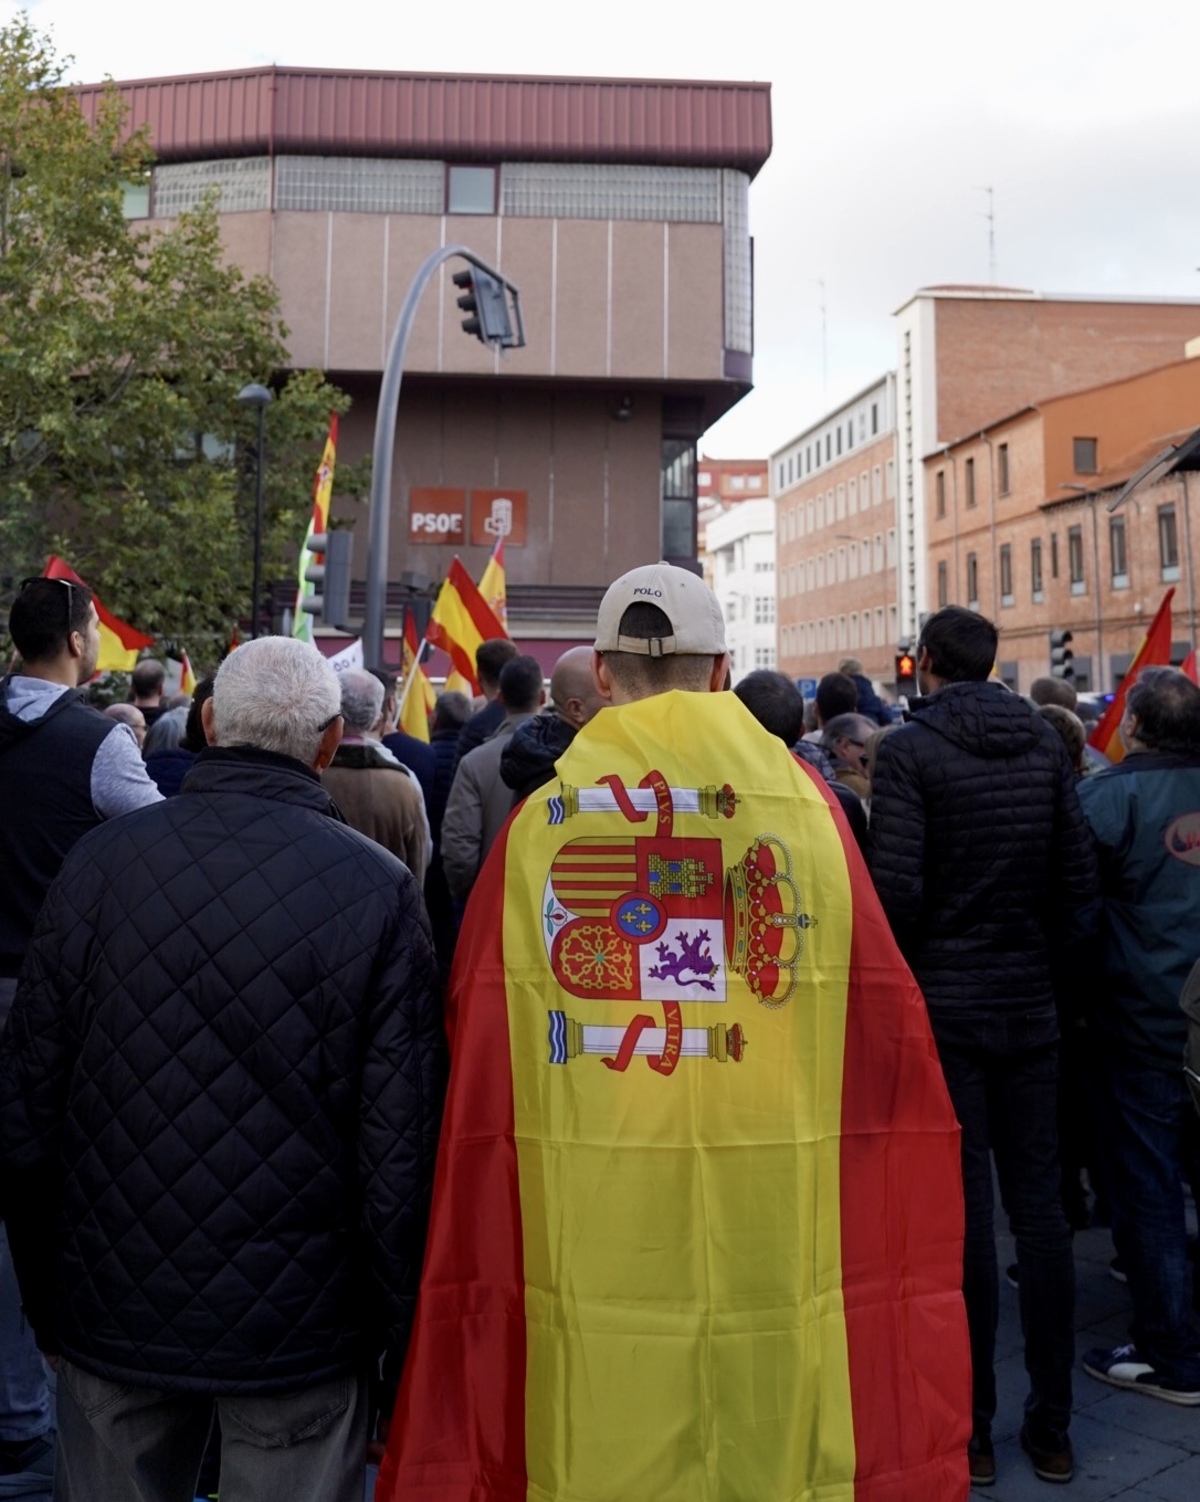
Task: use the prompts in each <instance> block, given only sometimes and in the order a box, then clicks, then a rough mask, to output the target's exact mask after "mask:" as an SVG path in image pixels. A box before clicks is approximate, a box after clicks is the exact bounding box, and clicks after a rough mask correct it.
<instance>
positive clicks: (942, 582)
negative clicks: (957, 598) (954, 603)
mask: <svg viewBox="0 0 1200 1502" xmlns="http://www.w3.org/2000/svg"><path fill="white" fill-rule="evenodd" d="M937 600H938V609H939V610H944V609H945V608H946V606H947V605H948V604H949V603H950V569H949V567H948V566H947V564H946V563H945V561H943V562H941V563H939V564H938V596H937Z"/></svg>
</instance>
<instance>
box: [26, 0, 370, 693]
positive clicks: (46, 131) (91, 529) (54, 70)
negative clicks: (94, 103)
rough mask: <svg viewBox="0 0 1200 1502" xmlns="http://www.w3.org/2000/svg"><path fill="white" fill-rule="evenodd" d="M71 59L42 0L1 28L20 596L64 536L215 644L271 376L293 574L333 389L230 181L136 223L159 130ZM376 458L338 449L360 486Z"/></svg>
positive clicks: (235, 573)
mask: <svg viewBox="0 0 1200 1502" xmlns="http://www.w3.org/2000/svg"><path fill="white" fill-rule="evenodd" d="M66 62H67V60H65V59H59V58H58V57H57V56H56V55H55V53H54V50H53V47H52V45H51V43H50V42H49V40H48V39H47V38H45V37H43V36H41V35H39V34H38V33H37V32H36V31H35V30H34V29H33V28H32V27H31V25H30V23H29V21H28V19H27V18H26V17H24V16H22V17H20V18H18V19H17V20H16V21H15V22H14V23H13V24H12V25H10V26H8V27H5V28H0V607H2V608H3V617H2V619H4V620H6V619H7V613H8V612H7V606H8V603H9V601H10V599H11V593H12V589H13V586H14V584H15V581H17V580H19V579H20V578H21V577H22V576H23V575H26V574H32V573H40V572H41V569H42V566H43V564H44V562H45V559H46V556H47V555H48V554H49V553H50V552H52V551H57V552H59V553H61V554H62V555H63V556H64V557H65V558H66V559H67V560H68V561H69V562H70V563H71V565H72V566H73V567H74V568H75V569H77V570H78V572H80V573H81V574H82V575H83V576H84V577H85V578H87V579H88V581H89V582H90V583H92V584H93V585H94V586H95V587H96V589H97V590H98V591H99V593H100V594H101V596H102V598H103V599H104V602H105V604H106V605H107V606H108V607H109V608H110V609H111V610H112V611H114V612H115V613H116V614H117V615H119V616H121V617H122V618H124V619H126V620H128V621H129V622H130V623H131V624H133V625H135V626H137V627H138V628H139V629H140V630H143V631H146V632H149V633H151V634H154V635H158V636H161V637H165V638H170V639H172V640H174V641H176V642H178V643H179V644H180V645H182V646H184V647H186V648H187V649H188V651H189V652H190V653H191V655H192V656H193V659H194V660H196V661H197V662H201V663H205V664H208V663H211V662H213V661H214V660H215V655H216V644H218V643H220V642H223V641H227V640H228V639H229V636H230V634H231V633H232V631H233V630H234V629H235V628H236V625H237V623H238V622H239V621H241V620H244V619H245V618H246V617H247V615H248V612H249V600H250V583H251V555H252V536H253V514H254V479H253V468H254V466H253V453H254V445H255V434H256V430H257V416H256V413H255V412H254V410H253V409H246V408H243V407H240V406H239V405H238V403H237V401H236V397H237V393H238V391H239V390H240V389H241V388H242V387H243V386H244V385H245V384H247V383H248V382H250V381H260V382H263V383H266V384H270V385H272V387H273V391H274V394H275V397H276V400H275V401H274V402H272V404H271V406H270V407H269V408H268V409H267V414H266V466H265V477H266V478H265V492H266V494H265V510H266V528H265V534H264V535H265V543H264V577H265V578H266V579H267V580H270V579H271V578H272V577H286V576H287V575H288V574H289V573H290V571H291V569H292V567H293V565H294V560H295V557H296V553H297V549H298V546H299V543H300V541H301V539H302V538H303V535H304V529H305V525H306V522H307V518H308V515H309V512H310V508H311V502H312V484H313V475H314V472H315V469H316V465H317V461H318V459H319V455H320V450H321V444H322V442H323V439H324V435H325V431H326V429H327V427H328V423H329V415H330V413H331V412H333V411H344V410H345V409H346V407H347V406H348V405H349V401H348V398H347V397H346V396H345V395H344V394H343V393H341V392H339V391H337V390H336V389H335V388H334V387H332V386H330V385H329V384H328V383H327V382H326V381H325V380H324V379H323V378H322V377H321V376H320V375H319V374H316V373H313V372H303V373H298V374H293V375H291V376H290V377H288V378H286V379H283V378H281V377H279V376H278V374H277V373H278V372H281V371H285V370H286V368H287V364H288V355H287V349H286V345H285V338H286V333H287V331H286V329H285V328H284V326H283V324H282V323H281V322H280V319H279V313H278V301H277V297H276V294H275V290H274V288H273V286H272V284H271V283H270V282H269V281H268V280H267V279H266V278H263V277H254V278H249V279H248V278H246V277H245V276H244V275H243V274H242V273H241V272H240V271H239V270H238V269H237V268H236V267H234V266H231V265H229V264H228V263H227V262H226V260H225V259H224V256H223V252H222V246H221V237H220V230H219V225H218V219H217V213H216V206H215V203H214V202H212V201H211V200H210V201H209V202H207V203H206V204H205V206H203V207H202V208H200V209H199V210H197V211H195V212H191V213H187V214H183V215H181V216H180V217H179V218H178V219H177V220H175V221H174V222H173V223H166V222H163V221H154V220H148V221H142V222H141V223H132V224H131V223H130V222H129V221H127V220H126V218H125V214H124V208H123V204H124V198H125V192H126V189H127V188H128V187H129V185H131V184H132V185H136V184H144V183H145V182H146V181H147V180H148V175H149V172H150V166H151V161H152V153H151V145H150V143H149V142H148V140H147V139H146V138H145V136H144V135H142V134H135V135H131V134H130V133H129V131H128V130H127V122H126V112H125V109H124V106H123V103H122V101H121V99H120V96H119V95H118V94H117V92H116V90H115V89H113V90H111V91H110V92H109V93H108V94H107V95H106V96H105V98H104V100H103V102H102V103H101V105H100V108H99V109H98V111H97V112H96V114H95V118H94V119H92V120H89V119H87V118H85V116H84V113H83V111H82V110H81V108H80V105H79V103H78V100H77V99H76V97H75V96H74V95H73V94H72V93H71V92H70V91H69V90H66V89H64V87H63V77H64V69H65V66H66ZM364 487H365V474H364V473H363V470H362V467H359V468H357V469H354V470H352V469H350V467H348V466H345V465H339V468H338V486H337V488H338V492H339V493H340V494H351V495H353V494H361V492H362V490H363V489H364Z"/></svg>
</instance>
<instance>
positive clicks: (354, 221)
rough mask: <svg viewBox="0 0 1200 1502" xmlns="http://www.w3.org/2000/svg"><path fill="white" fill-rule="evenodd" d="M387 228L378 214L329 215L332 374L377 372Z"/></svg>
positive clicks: (329, 366) (328, 359) (329, 363)
mask: <svg viewBox="0 0 1200 1502" xmlns="http://www.w3.org/2000/svg"><path fill="white" fill-rule="evenodd" d="M387 226H388V221H387V219H386V218H384V216H382V215H379V214H331V215H330V234H329V242H328V244H329V258H330V261H329V266H330V275H329V282H328V304H329V306H328V319H329V337H328V341H327V357H326V360H325V365H326V368H327V369H331V370H364V369H378V360H379V344H380V339H379V333H380V324H381V323H382V321H383V294H384V288H385V285H386V284H385V281H384V277H385V273H386V267H387V262H386V257H387V255H388V253H389V251H390V249H391V247H390V245H389V243H388V240H389V236H388V233H387ZM369 288H374V289H375V292H376V296H375V297H364V296H363V291H364V290H366V289H369Z"/></svg>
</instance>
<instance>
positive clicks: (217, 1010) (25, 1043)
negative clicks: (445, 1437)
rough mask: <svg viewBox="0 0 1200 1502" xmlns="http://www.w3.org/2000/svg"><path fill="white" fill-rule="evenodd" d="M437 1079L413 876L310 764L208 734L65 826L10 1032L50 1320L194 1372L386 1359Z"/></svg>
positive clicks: (43, 1312)
mask: <svg viewBox="0 0 1200 1502" xmlns="http://www.w3.org/2000/svg"><path fill="white" fill-rule="evenodd" d="M442 1088H443V1042H442V1028H441V1015H440V1006H439V999H438V993H437V980H436V970H435V965H434V959H433V954H432V950H431V947H430V942H429V937H428V931H427V927H426V924H425V919H424V917H423V913H422V907H421V897H420V891H419V889H418V887H417V885H416V883H415V881H414V880H413V878H412V876H411V875H410V874H409V872H408V871H407V870H406V869H405V868H404V867H403V866H402V865H401V864H400V862H399V861H397V860H396V859H394V857H392V856H391V855H389V854H388V853H387V852H386V851H384V850H382V849H381V848H380V847H379V846H378V845H375V844H373V843H372V842H371V841H370V840H367V839H366V838H364V837H363V836H362V835H359V834H357V833H355V832H354V831H353V830H351V829H349V828H347V827H346V826H345V824H344V823H342V822H341V820H340V817H339V816H338V815H337V812H336V810H335V809H334V807H333V804H332V803H331V801H330V799H329V796H328V794H327V793H325V792H324V790H323V789H322V787H321V785H320V783H319V781H318V780H317V779H316V778H315V777H314V776H313V775H312V774H311V773H310V772H309V771H308V770H307V768H305V767H303V766H302V765H301V764H300V763H299V762H294V761H291V760H290V759H289V758H285V757H278V756H272V755H270V754H268V753H263V752H253V751H234V750H218V751H206V752H204V753H203V754H202V755H201V756H200V758H199V759H198V761H197V764H196V766H195V767H194V768H193V770H192V771H191V773H190V774H189V775H188V777H187V780H186V782H185V784H184V788H183V791H182V793H181V794H180V796H179V797H177V798H172V799H170V800H169V801H168V802H165V803H161V804H159V805H157V806H156V807H153V808H148V809H144V810H142V811H140V812H137V813H132V814H128V815H126V816H125V817H124V818H120V819H116V820H114V821H112V822H111V823H108V824H106V825H104V826H102V827H101V828H100V829H97V830H96V831H94V832H93V834H92V835H90V836H88V837H85V838H84V839H83V840H81V841H80V842H79V844H77V845H76V846H75V848H74V850H73V851H72V852H71V854H70V856H69V857H68V859H67V861H66V863H65V864H64V866H63V869H62V871H61V873H60V875H59V877H58V879H57V880H56V881H55V883H54V885H53V887H52V888H51V890H50V893H49V896H48V897H47V899H46V903H45V905H44V907H43V909H42V912H41V915H40V917H39V920H38V926H37V930H36V932H35V935H34V939H33V943H32V946H31V949H30V953H29V956H28V959H27V962H26V966H25V969H24V971H23V973H22V979H21V983H20V986H19V988H18V991H17V997H16V1001H15V1003H14V1008H13V1013H12V1018H11V1021H10V1023H9V1027H8V1031H7V1032H6V1033H5V1035H4V1038H3V1041H2V1042H0V1128H2V1132H3V1147H4V1151H5V1155H6V1161H7V1163H8V1165H9V1167H10V1171H11V1170H15V1171H16V1177H17V1180H18V1183H17V1186H16V1189H15V1193H14V1196H13V1199H12V1201H11V1202H10V1206H9V1211H10V1214H9V1230H10V1235H11V1239H12V1242H13V1248H14V1255H15V1256H16V1259H17V1267H18V1273H19V1275H20V1278H21V1283H22V1291H23V1294H24V1298H25V1303H26V1307H27V1310H28V1311H29V1314H30V1316H31V1320H32V1323H33V1325H34V1329H35V1332H36V1334H37V1337H38V1341H39V1344H41V1345H42V1346H43V1348H44V1349H48V1350H51V1351H61V1352H63V1353H64V1354H66V1355H67V1356H68V1357H69V1358H70V1359H71V1360H72V1361H73V1362H76V1363H77V1364H78V1365H80V1366H82V1367H85V1368H87V1369H88V1370H89V1371H92V1372H95V1373H98V1374H99V1375H101V1376H104V1377H108V1378H110V1379H112V1380H114V1381H118V1382H130V1383H135V1384H138V1385H141V1386H147V1387H155V1388H161V1389H188V1390H193V1391H200V1392H238V1391H243V1392H244V1391H256V1392H267V1391H271V1390H276V1389H278V1390H286V1389H287V1388H295V1387H301V1386H306V1385H308V1384H310V1383H315V1382H318V1381H321V1380H324V1379H326V1378H328V1377H333V1376H336V1375H339V1374H342V1373H345V1372H347V1371H349V1370H351V1369H352V1368H353V1367H355V1366H356V1365H358V1364H359V1363H360V1362H362V1360H363V1359H364V1357H368V1356H371V1355H374V1354H377V1353H379V1352H381V1351H383V1349H384V1347H385V1342H386V1343H387V1344H388V1346H389V1347H390V1352H391V1354H393V1356H394V1355H395V1354H396V1353H398V1352H399V1351H400V1350H402V1348H403V1345H404V1343H405V1342H406V1340H407V1335H408V1328H409V1323H410V1320H411V1315H412V1309H413V1303H414V1300H415V1295H416V1289H417V1281H418V1275H419V1271H420V1265H421V1256H422V1249H423V1240H424V1234H425V1224H426V1213H427V1206H428V1200H429V1193H430V1187H431V1181H432V1174H433V1163H434V1156H435V1150H436V1139H437V1129H438V1123H439V1113H440V1106H441V1097H442ZM55 1200H57V1204H55Z"/></svg>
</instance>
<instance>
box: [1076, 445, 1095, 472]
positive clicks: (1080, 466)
mask: <svg viewBox="0 0 1200 1502" xmlns="http://www.w3.org/2000/svg"><path fill="white" fill-rule="evenodd" d="M1074 449H1075V473H1076V474H1077V475H1094V474H1095V473H1096V440H1095V439H1094V438H1076V439H1075V441H1074Z"/></svg>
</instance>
